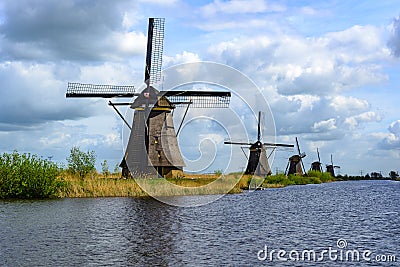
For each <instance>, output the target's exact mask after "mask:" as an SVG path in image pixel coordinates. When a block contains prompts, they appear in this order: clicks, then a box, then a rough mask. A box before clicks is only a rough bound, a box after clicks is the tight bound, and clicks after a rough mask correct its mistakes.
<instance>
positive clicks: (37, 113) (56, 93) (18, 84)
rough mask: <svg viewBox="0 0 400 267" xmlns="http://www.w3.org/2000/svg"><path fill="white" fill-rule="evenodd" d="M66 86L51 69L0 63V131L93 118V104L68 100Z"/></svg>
mask: <svg viewBox="0 0 400 267" xmlns="http://www.w3.org/2000/svg"><path fill="white" fill-rule="evenodd" d="M66 85H67V84H66V83H64V82H62V81H59V80H57V79H56V78H55V77H54V73H53V69H52V66H49V65H40V64H30V65H27V64H22V63H20V62H8V63H0V88H1V89H0V90H2V91H1V95H2V97H1V99H0V105H1V109H2V111H1V112H0V130H4V129H6V130H7V129H9V127H10V126H9V125H12V127H14V128H15V129H16V128H21V129H24V128H26V127H31V126H35V125H38V124H41V123H44V122H47V121H57V120H66V119H76V118H82V117H87V116H90V115H93V112H94V108H95V103H94V102H93V101H89V102H87V103H86V104H85V105H82V104H81V103H78V102H72V101H67V100H66V98H65V91H66Z"/></svg>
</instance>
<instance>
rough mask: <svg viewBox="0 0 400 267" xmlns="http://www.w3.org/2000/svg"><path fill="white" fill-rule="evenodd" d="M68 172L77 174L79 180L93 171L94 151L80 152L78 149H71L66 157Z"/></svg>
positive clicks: (94, 162)
mask: <svg viewBox="0 0 400 267" xmlns="http://www.w3.org/2000/svg"><path fill="white" fill-rule="evenodd" d="M67 162H68V170H69V171H70V172H71V173H73V174H79V177H80V178H81V179H83V178H85V176H86V175H88V174H89V173H90V172H92V171H94V170H95V167H94V166H95V164H96V154H95V153H94V151H89V150H88V151H87V152H82V151H81V150H80V149H79V147H76V146H74V147H72V148H71V152H70V155H69V157H67Z"/></svg>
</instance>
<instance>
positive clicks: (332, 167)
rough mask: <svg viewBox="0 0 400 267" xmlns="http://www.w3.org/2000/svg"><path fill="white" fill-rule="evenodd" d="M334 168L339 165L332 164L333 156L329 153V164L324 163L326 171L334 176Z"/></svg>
mask: <svg viewBox="0 0 400 267" xmlns="http://www.w3.org/2000/svg"><path fill="white" fill-rule="evenodd" d="M335 169H340V166H336V165H333V156H332V154H331V164H329V165H326V172H328V173H330V174H331V176H332V177H336V176H335Z"/></svg>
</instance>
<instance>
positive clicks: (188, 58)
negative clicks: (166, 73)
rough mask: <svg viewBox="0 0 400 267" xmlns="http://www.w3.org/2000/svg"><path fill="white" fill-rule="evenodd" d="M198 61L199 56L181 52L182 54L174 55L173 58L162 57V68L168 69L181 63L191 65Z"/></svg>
mask: <svg viewBox="0 0 400 267" xmlns="http://www.w3.org/2000/svg"><path fill="white" fill-rule="evenodd" d="M198 61H200V56H199V55H197V54H195V53H191V52H188V51H183V52H182V54H176V55H175V56H173V57H169V56H164V57H163V66H164V67H168V66H173V65H177V64H181V63H191V62H198Z"/></svg>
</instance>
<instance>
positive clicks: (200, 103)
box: [159, 91, 231, 108]
mask: <svg viewBox="0 0 400 267" xmlns="http://www.w3.org/2000/svg"><path fill="white" fill-rule="evenodd" d="M159 96H166V97H167V98H168V100H169V101H170V102H172V103H173V104H175V105H177V106H183V105H185V104H187V103H188V102H191V105H190V107H191V108H227V107H229V103H230V98H231V92H224V91H161V92H160V94H159Z"/></svg>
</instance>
